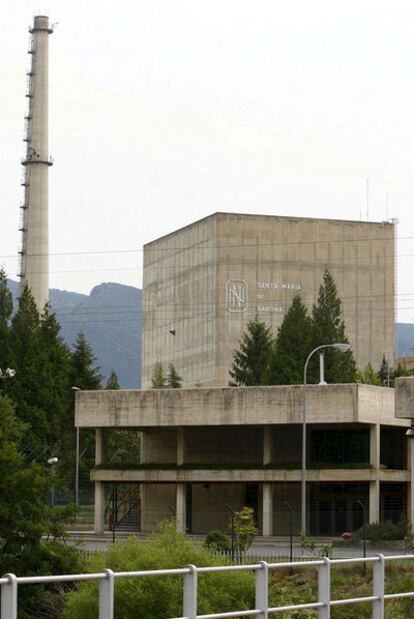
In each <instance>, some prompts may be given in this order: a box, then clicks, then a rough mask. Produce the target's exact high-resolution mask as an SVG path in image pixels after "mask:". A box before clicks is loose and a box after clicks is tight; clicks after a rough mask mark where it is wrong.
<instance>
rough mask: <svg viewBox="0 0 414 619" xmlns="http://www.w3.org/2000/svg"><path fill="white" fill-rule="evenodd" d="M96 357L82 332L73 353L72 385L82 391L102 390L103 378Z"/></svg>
mask: <svg viewBox="0 0 414 619" xmlns="http://www.w3.org/2000/svg"><path fill="white" fill-rule="evenodd" d="M95 361H96V357H95V355H94V354H93V351H92V347H91V346H90V344H89V343H88V342H87V340H86V337H85V334H84V333H83V332H82V331H80V332H79V333H78V337H77V339H76V343H75V346H74V349H73V351H72V353H71V370H70V384H71V386H72V387H79V389H81V390H85V389H86V390H89V389H90V390H94V389H101V387H102V385H101V381H102V376H101V375H100V373H99V370H100V368H98V367H95V365H94V364H95Z"/></svg>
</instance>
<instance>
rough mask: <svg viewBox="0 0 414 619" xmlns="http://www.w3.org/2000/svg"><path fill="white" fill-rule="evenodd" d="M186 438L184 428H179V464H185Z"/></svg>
mask: <svg viewBox="0 0 414 619" xmlns="http://www.w3.org/2000/svg"><path fill="white" fill-rule="evenodd" d="M184 451H185V437H184V428H177V464H178V466H180V465H181V464H184Z"/></svg>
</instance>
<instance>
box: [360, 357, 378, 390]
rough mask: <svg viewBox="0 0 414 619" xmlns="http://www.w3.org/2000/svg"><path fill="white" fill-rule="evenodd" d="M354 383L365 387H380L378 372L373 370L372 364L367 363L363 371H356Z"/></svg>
mask: <svg viewBox="0 0 414 619" xmlns="http://www.w3.org/2000/svg"><path fill="white" fill-rule="evenodd" d="M356 381H357V382H358V383H363V384H365V385H378V386H380V385H382V384H383V383H382V381H381V378H380V377H379V375H378V372H376V371H375V370H374V368H373V367H372V364H371V363H370V362H368V363H367V364H366V366H365V367H364V369H363V370H357V372H356Z"/></svg>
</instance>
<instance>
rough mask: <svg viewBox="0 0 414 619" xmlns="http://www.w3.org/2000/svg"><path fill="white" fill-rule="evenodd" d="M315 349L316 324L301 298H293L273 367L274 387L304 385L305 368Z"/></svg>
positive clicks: (279, 332)
mask: <svg viewBox="0 0 414 619" xmlns="http://www.w3.org/2000/svg"><path fill="white" fill-rule="evenodd" d="M311 346H312V321H311V319H310V317H309V315H308V311H307V309H306V307H305V306H304V304H303V303H302V300H301V298H300V296H299V295H296V296H295V297H294V298H293V301H292V305H291V306H290V308H289V309H288V311H287V313H286V315H285V317H284V319H283V322H282V324H281V326H280V327H279V329H278V333H277V337H276V341H275V344H274V347H273V352H272V358H271V363H270V380H269V382H270V383H271V384H274V385H298V384H301V383H302V382H303V367H304V365H305V360H306V357H307V356H308V354H309V352H310V351H311Z"/></svg>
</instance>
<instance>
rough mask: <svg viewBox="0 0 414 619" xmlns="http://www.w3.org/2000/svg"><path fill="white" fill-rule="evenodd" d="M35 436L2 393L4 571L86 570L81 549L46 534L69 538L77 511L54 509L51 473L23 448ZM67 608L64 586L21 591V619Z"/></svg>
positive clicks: (0, 566) (0, 543)
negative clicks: (67, 524)
mask: <svg viewBox="0 0 414 619" xmlns="http://www.w3.org/2000/svg"><path fill="white" fill-rule="evenodd" d="M27 434H30V427H29V426H28V424H25V423H23V422H21V421H20V420H19V419H18V418H17V416H16V414H15V411H14V407H13V405H12V403H11V401H10V400H9V399H8V398H6V397H2V396H0V471H1V475H0V573H2V574H4V573H7V572H13V573H15V574H19V575H23V574H30V575H35V576H36V575H38V576H40V575H44V574H62V573H73V572H75V573H76V572H79V571H82V568H83V567H84V566H83V565H82V563H81V560H80V557H79V556H78V552H77V551H76V550H74V549H72V548H70V547H68V546H66V545H64V544H61V543H58V542H46V541H44V540H43V539H42V538H43V537H45V536H46V537H49V535H50V536H52V537H59V538H60V537H63V536H64V535H65V532H64V522H67V518H71V515H72V514H73V509H72V508H71V507H70V506H66V507H65V508H55V509H52V508H51V507H50V506H48V505H47V501H46V497H48V496H50V492H49V490H50V483H51V478H50V475H49V471H48V470H47V469H46V468H45V466H44V465H42V464H41V463H39V462H35V461H32V462H30V463H28V462H27V460H26V457H25V455H24V453H23V452H22V450H23V449H24V446H25V444H26V440H27ZM52 606H53V608H54V609H55V608H59V609H61V608H62V606H63V588H62V589H59V587H56V586H55V585H51V586H50V585H39V586H37V587H36V588H33V587H25V588H23V589H22V590H21V591H20V592H19V618H21V619H29V618H30V617H51V616H54V617H55V616H58V613H56V614H48V613H50V611H51V608H52Z"/></svg>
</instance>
